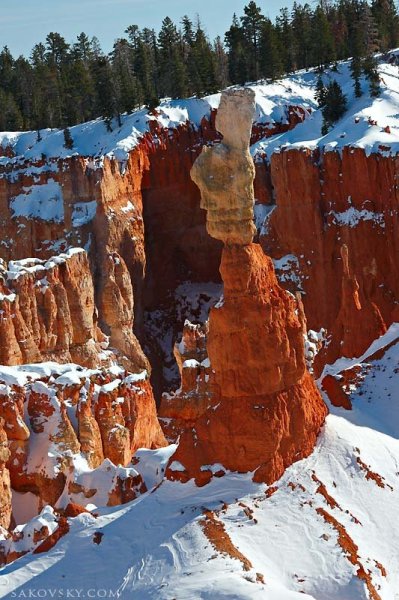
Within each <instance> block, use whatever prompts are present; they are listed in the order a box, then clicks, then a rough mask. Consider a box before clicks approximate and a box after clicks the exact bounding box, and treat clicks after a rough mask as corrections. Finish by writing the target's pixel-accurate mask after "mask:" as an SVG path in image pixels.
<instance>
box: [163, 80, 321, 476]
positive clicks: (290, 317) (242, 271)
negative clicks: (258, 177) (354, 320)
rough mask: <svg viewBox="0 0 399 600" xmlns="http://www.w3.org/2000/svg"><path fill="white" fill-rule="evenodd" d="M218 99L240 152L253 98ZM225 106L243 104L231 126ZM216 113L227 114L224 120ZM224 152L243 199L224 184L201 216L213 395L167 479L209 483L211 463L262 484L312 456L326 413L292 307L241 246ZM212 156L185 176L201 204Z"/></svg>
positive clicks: (262, 260)
mask: <svg viewBox="0 0 399 600" xmlns="http://www.w3.org/2000/svg"><path fill="white" fill-rule="evenodd" d="M227 96H228V97H229V100H228V101H226V102H224V103H221V108H220V109H219V113H218V118H220V119H221V122H222V123H223V127H224V128H225V129H226V131H227V130H228V125H229V121H228V119H231V121H232V122H233V121H234V124H235V125H234V132H235V136H234V138H235V139H238V140H243V141H244V140H247V142H246V143H247V144H248V140H249V134H248V132H249V131H250V127H251V120H252V111H253V96H252V94H251V93H250V91H249V90H247V91H246V92H245V94H243V93H241V92H240V91H237V90H231V91H229V92H227ZM235 104H237V105H238V106H243V105H244V107H243V108H242V109H241V110H240V118H239V119H238V118H237V119H236V118H235V113H234V111H231V110H230V108H231V106H235ZM222 107H225V108H228V110H227V111H226V113H224V112H223V111H222ZM225 120H226V121H225ZM237 128H238V131H237ZM224 145H225V149H224V150H223V152H224V153H225V154H228V155H229V160H231V161H232V162H231V165H230V168H231V172H232V173H234V172H235V168H234V160H235V161H236V162H237V170H238V171H240V169H241V171H240V175H241V178H239V181H240V182H241V183H240V185H241V188H242V192H243V193H242V197H241V202H242V210H241V207H240V205H239V202H240V194H239V192H240V188H239V187H237V182H236V181H235V180H234V178H231V183H228V181H227V180H226V179H225V187H224V190H223V194H221V197H220V205H221V209H220V211H219V205H218V201H219V200H218V196H217V195H214V196H213V204H212V207H211V208H212V217H213V218H215V222H212V226H211V230H212V231H214V232H215V235H216V236H220V237H222V239H224V240H225V242H226V244H225V246H224V248H223V253H222V263H221V268H220V272H221V276H222V279H223V283H224V295H223V300H222V301H221V302H220V303H219V305H218V306H216V307H214V308H213V309H212V310H211V313H210V318H209V334H208V342H207V349H208V354H209V360H210V365H211V368H212V371H213V372H214V381H215V384H216V386H217V387H218V389H219V394H220V396H219V401H218V403H217V404H214V405H211V406H210V407H209V408H208V409H207V410H206V411H205V412H203V413H202V414H201V415H200V416H199V418H198V419H197V420H196V421H195V423H194V426H190V427H189V428H187V429H186V430H185V431H184V432H183V434H182V436H181V438H180V443H179V447H178V450H177V452H176V454H175V455H174V456H173V462H172V463H171V464H170V465H169V471H168V474H169V477H171V478H172V479H174V478H178V479H180V480H183V481H186V480H187V479H189V478H191V477H195V478H196V480H197V483H199V484H201V483H205V482H206V481H207V480H209V477H211V476H212V469H213V467H212V465H215V464H216V465H223V467H224V468H226V469H230V470H233V471H239V472H245V471H254V479H255V480H257V481H266V482H268V483H271V482H272V481H274V480H275V479H277V478H278V477H280V476H281V474H282V473H283V471H284V469H285V468H286V467H287V466H288V465H289V464H291V463H292V462H294V461H295V460H298V459H300V458H303V457H304V456H307V455H308V454H309V453H310V452H311V451H312V449H313V447H314V444H315V441H316V436H317V433H318V432H319V430H320V427H321V425H322V423H323V421H324V418H325V415H326V407H325V405H324V403H323V401H322V399H321V396H320V394H319V392H318V390H317V388H316V386H315V383H314V381H313V379H312V377H311V375H310V374H309V373H308V371H307V370H306V365H305V356H304V339H303V332H304V323H303V311H302V309H301V306H300V305H298V303H297V300H296V298H295V297H294V296H292V295H291V294H289V293H288V292H286V291H284V290H283V289H282V288H281V287H280V286H279V285H278V283H277V279H276V276H275V273H274V268H273V264H272V261H271V259H270V258H268V257H267V256H265V255H264V253H263V251H262V249H261V247H260V246H259V245H257V244H252V243H249V242H250V239H251V235H250V234H252V222H251V223H249V220H248V211H249V210H250V207H251V206H252V205H253V188H252V185H253V178H254V169H253V166H252V165H249V163H248V161H247V160H246V158H247V155H246V150H245V148H244V150H242V151H241V155H242V156H240V151H239V150H238V148H237V146H233V148H232V149H231V153H230V146H229V136H227V139H226V138H225V140H224ZM213 153H215V154H216V156H217V159H215V162H213V159H212V154H213ZM219 154H220V151H219V150H217V149H215V150H213V149H211V150H207V151H206V152H205V156H206V157H207V158H206V159H205V160H201V159H199V160H198V161H197V163H196V166H195V167H194V170H193V172H194V177H195V179H196V181H197V182H198V183H199V186H200V188H201V192H202V194H203V195H204V194H205V195H207V194H208V191H209V189H211V190H213V180H216V181H219V177H218V173H217V172H214V171H212V170H209V165H213V166H214V165H218V164H219V163H218V160H219ZM209 157H210V158H209ZM242 159H243V160H242ZM244 162H245V164H247V165H248V168H245V165H244ZM216 169H217V167H216ZM221 170H222V171H223V167H221ZM229 186H230V187H231V188H232V189H233V197H234V198H235V201H236V202H237V204H238V206H237V207H236V208H235V209H233V210H234V215H233V210H232V211H231V213H229V217H230V218H229V220H228V221H227V220H226V213H225V212H224V206H225V199H226V197H228V194H229ZM218 214H219V215H220V221H221V227H220V228H218V222H217V215H218ZM176 464H177V466H178V468H177V469H176V468H175V465H176Z"/></svg>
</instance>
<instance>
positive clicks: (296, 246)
mask: <svg viewBox="0 0 399 600" xmlns="http://www.w3.org/2000/svg"><path fill="white" fill-rule="evenodd" d="M396 169H397V159H396V158H394V157H390V156H382V155H379V154H371V155H370V156H367V155H366V154H365V152H364V151H363V150H361V149H355V148H349V147H345V148H343V150H342V155H340V154H339V153H337V152H320V151H315V152H312V151H310V150H305V149H303V150H287V151H282V152H280V153H275V154H273V155H272V157H271V165H270V177H271V181H272V184H273V186H274V196H275V202H276V208H275V210H274V211H273V212H272V213H271V215H270V217H269V219H268V224H267V228H266V231H265V233H264V235H263V236H262V237H261V245H262V247H263V248H264V250H265V251H266V252H267V253H269V254H270V255H271V256H272V257H273V258H275V259H278V265H281V263H282V261H281V259H282V257H286V258H289V259H290V260H291V265H292V267H293V268H292V269H291V268H287V267H285V268H283V269H281V270H279V269H277V274H278V275H280V276H282V278H283V279H282V280H283V285H284V286H285V287H287V288H288V289H290V290H291V291H295V290H296V289H298V287H300V288H301V290H302V291H303V292H304V294H303V302H304V306H305V312H306V316H307V320H308V325H309V327H310V328H311V329H314V330H319V329H320V328H325V329H327V334H328V335H329V336H330V337H331V335H332V341H331V348H330V349H329V351H328V357H327V355H326V354H325V353H324V354H322V355H321V356H320V357H319V360H318V365H317V370H318V371H320V369H321V368H322V365H323V361H325V360H326V359H327V358H328V360H329V361H333V360H335V359H336V358H338V356H340V355H341V354H342V348H341V346H342V345H344V349H343V353H344V354H345V355H348V356H351V355H357V356H358V355H360V354H361V353H362V352H364V350H366V348H367V347H368V346H369V345H370V343H371V341H372V340H373V339H374V338H375V337H376V335H380V334H381V333H382V332H383V331H384V330H385V327H386V326H387V325H389V324H391V323H392V322H393V321H394V320H395V319H397V304H396V298H397V297H398V294H399V288H398V282H399V273H398V265H397V261H396V260H395V258H394V257H395V256H396V254H397V249H398V219H397V190H396V187H397V186H396ZM343 244H345V246H346V247H347V250H348V252H347V253H348V265H349V271H348V269H346V267H345V260H344V261H343V260H342V257H341V248H342V246H343ZM283 262H284V258H283ZM285 262H286V265H287V264H289V263H287V261H285ZM348 272H349V277H348V274H347V273H348ZM350 281H352V283H350ZM351 286H352V288H351ZM349 288H351V289H349ZM354 288H356V290H355V289H354ZM354 292H355V296H356V298H357V300H356V298H355V299H353V298H354V296H353V294H354ZM350 297H352V300H350ZM351 303H352V304H351ZM356 303H357V307H356V306H355V304H356ZM350 305H351V306H352V308H350ZM360 307H361V308H360Z"/></svg>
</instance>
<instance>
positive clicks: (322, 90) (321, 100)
mask: <svg viewBox="0 0 399 600" xmlns="http://www.w3.org/2000/svg"><path fill="white" fill-rule="evenodd" d="M326 94H327V88H326V86H325V85H324V83H323V78H322V76H321V75H319V76H318V78H317V83H316V93H315V97H316V100H317V104H318V105H319V106H324V105H325V103H326Z"/></svg>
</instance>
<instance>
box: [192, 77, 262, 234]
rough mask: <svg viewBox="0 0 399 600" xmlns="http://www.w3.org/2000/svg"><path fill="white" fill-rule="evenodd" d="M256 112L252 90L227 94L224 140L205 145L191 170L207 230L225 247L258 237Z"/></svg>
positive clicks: (222, 109)
mask: <svg viewBox="0 0 399 600" xmlns="http://www.w3.org/2000/svg"><path fill="white" fill-rule="evenodd" d="M254 111H255V94H254V93H253V92H252V90H250V89H248V88H243V89H240V90H231V91H227V92H224V93H223V94H222V97H221V100H220V106H219V110H218V113H217V116H216V128H217V130H218V131H220V133H221V134H222V135H223V140H222V142H221V143H220V144H217V145H215V146H213V147H211V148H210V147H206V146H205V147H204V148H203V151H202V153H201V154H200V156H199V157H198V158H197V160H196V161H195V163H194V166H193V168H192V170H191V177H192V179H193V181H194V182H195V183H196V184H197V186H198V187H199V189H200V191H201V208H204V209H205V210H206V211H207V216H206V227H207V231H208V233H209V235H211V236H212V237H214V238H216V239H218V240H221V241H222V242H223V243H224V244H249V243H250V242H251V241H252V239H253V236H254V234H255V226H254V224H253V205H254V192H253V180H254V177H255V168H254V164H253V160H252V158H251V155H250V153H249V141H250V137H251V127H252V117H253V114H254ZM231 114H235V115H236V116H237V118H236V120H234V121H233V120H232V119H231V116H230V115H231ZM243 124H244V127H243V126H242V125H243ZM248 124H249V127H248Z"/></svg>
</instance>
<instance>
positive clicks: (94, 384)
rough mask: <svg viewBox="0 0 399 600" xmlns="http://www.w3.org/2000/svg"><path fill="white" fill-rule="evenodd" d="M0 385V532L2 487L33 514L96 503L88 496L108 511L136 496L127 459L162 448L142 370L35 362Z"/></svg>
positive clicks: (9, 373) (137, 483)
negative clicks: (23, 497)
mask: <svg viewBox="0 0 399 600" xmlns="http://www.w3.org/2000/svg"><path fill="white" fill-rule="evenodd" d="M0 381H2V382H3V383H1V384H0V417H1V418H2V419H7V424H6V427H5V429H2V430H1V432H2V436H3V437H2V444H3V447H4V449H3V451H2V454H1V457H0V459H1V460H2V463H1V464H2V465H3V467H2V469H1V474H2V482H3V486H4V490H3V491H4V494H3V495H2V498H3V499H4V504H5V508H4V510H3V513H4V515H5V516H4V518H3V520H2V526H3V527H9V523H8V525H4V523H5V522H6V520H7V513H6V504H7V502H6V501H7V498H8V496H7V485H8V487H10V486H9V482H10V480H11V488H12V490H13V491H16V492H19V493H26V492H31V493H33V494H34V495H36V496H37V497H38V501H39V506H40V507H43V506H45V505H46V504H49V505H51V506H53V507H54V506H59V507H61V508H63V507H64V506H65V505H66V504H67V503H68V502H71V501H72V502H73V501H77V502H78V503H79V504H82V503H86V504H87V503H89V502H96V494H97V495H99V498H100V500H99V501H100V502H101V503H103V502H104V499H105V498H108V503H109V504H113V505H114V504H117V503H118V502H126V501H128V500H131V499H133V498H134V497H135V494H137V493H139V492H140V491H142V490H143V488H144V486H143V481H142V480H141V478H140V476H139V475H138V473H137V472H136V471H135V470H134V469H133V467H132V465H131V459H132V456H133V455H134V453H135V451H136V450H137V448H139V447H146V448H158V447H161V446H164V445H166V441H165V438H164V436H163V434H162V431H161V428H160V425H159V423H158V419H157V415H156V409H155V402H154V398H153V395H152V391H151V386H150V383H149V381H148V376H147V374H146V372H145V371H144V372H142V373H139V374H129V373H127V372H125V371H124V370H123V369H122V368H120V367H115V366H114V367H112V368H111V369H108V370H107V369H103V370H85V369H83V368H81V367H78V366H77V365H72V364H69V365H57V364H56V363H42V364H41V365H38V366H37V367H36V366H35V365H28V366H21V367H14V368H11V367H8V368H7V367H2V368H1V370H0ZM24 415H26V420H24ZM2 422H3V421H2ZM3 438H4V439H3ZM86 461H87V462H86ZM105 503H107V500H105Z"/></svg>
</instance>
